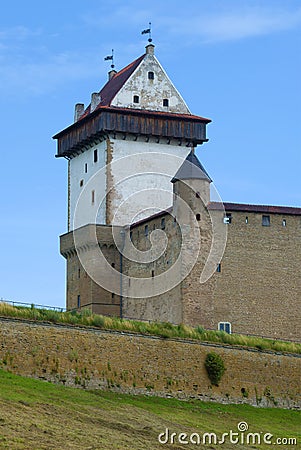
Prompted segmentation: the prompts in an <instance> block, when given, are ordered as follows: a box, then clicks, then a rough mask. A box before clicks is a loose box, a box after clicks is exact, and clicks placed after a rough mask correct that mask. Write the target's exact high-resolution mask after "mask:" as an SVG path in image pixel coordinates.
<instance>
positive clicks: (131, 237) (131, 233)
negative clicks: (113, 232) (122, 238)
mask: <svg viewBox="0 0 301 450" xmlns="http://www.w3.org/2000/svg"><path fill="white" fill-rule="evenodd" d="M130 240H131V241H132V242H133V232H132V231H130Z"/></svg>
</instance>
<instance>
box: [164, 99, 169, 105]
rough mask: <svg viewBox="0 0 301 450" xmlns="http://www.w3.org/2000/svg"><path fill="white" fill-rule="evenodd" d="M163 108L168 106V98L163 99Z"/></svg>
mask: <svg viewBox="0 0 301 450" xmlns="http://www.w3.org/2000/svg"><path fill="white" fill-rule="evenodd" d="M163 106H169V101H168V98H163Z"/></svg>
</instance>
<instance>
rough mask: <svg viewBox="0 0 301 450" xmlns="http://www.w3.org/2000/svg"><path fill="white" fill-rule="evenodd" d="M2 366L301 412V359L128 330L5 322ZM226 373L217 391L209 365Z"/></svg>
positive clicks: (96, 384) (92, 383)
mask: <svg viewBox="0 0 301 450" xmlns="http://www.w3.org/2000/svg"><path fill="white" fill-rule="evenodd" d="M0 322H1V327H0V336H1V346H0V363H1V367H2V368H4V369H6V370H9V371H11V372H13V373H15V374H19V375H23V376H29V377H35V378H39V379H43V380H47V381H52V382H57V383H63V384H65V385H70V386H78V387H85V388H93V389H107V388H111V389H114V390H116V391H119V392H129V393H135V394H138V393H147V394H149V395H160V396H171V397H178V398H182V399H189V398H197V399H200V400H213V401H219V402H227V403H249V404H253V405H258V406H273V407H274V406H280V407H286V408H295V407H299V408H300V407H301V394H300V379H301V357H300V355H289V354H280V353H273V352H268V351H266V352H265V351H259V350H256V349H247V348H242V347H232V346H226V345H214V344H206V343H197V342H193V341H184V340H175V339H163V338H157V337H152V336H143V335H138V334H131V333H125V332H113V331H109V332H106V331H101V330H97V329H90V328H80V327H72V326H66V325H60V326H59V325H53V324H43V323H36V322H31V321H25V320H17V319H7V318H6V319H4V318H1V319H0ZM211 351H214V352H216V353H218V354H219V355H220V356H221V357H222V358H223V360H224V364H225V366H226V371H225V374H224V376H223V377H222V380H221V382H220V385H219V386H218V387H216V386H213V387H212V386H211V384H210V381H209V379H208V376H207V373H206V370H205V367H204V361H205V358H206V355H207V353H208V352H211Z"/></svg>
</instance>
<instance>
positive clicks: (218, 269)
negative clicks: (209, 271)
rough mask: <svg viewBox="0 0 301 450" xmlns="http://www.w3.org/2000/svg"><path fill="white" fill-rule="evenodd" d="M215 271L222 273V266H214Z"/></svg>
mask: <svg viewBox="0 0 301 450" xmlns="http://www.w3.org/2000/svg"><path fill="white" fill-rule="evenodd" d="M216 271H217V272H218V273H220V272H221V271H222V265H221V263H219V264H218V265H217V266H216Z"/></svg>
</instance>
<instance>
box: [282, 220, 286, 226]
mask: <svg viewBox="0 0 301 450" xmlns="http://www.w3.org/2000/svg"><path fill="white" fill-rule="evenodd" d="M282 226H283V227H286V219H282Z"/></svg>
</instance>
